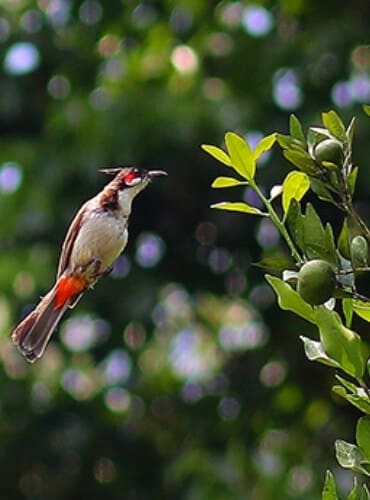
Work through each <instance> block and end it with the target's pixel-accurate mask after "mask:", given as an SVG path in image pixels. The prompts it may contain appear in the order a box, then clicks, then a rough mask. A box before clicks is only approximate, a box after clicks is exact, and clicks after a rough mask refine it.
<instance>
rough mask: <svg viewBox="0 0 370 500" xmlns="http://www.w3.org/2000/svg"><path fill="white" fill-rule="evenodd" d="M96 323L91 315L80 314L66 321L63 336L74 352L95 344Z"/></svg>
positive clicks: (84, 349) (68, 346) (65, 342)
mask: <svg viewBox="0 0 370 500" xmlns="http://www.w3.org/2000/svg"><path fill="white" fill-rule="evenodd" d="M97 335H98V332H97V329H96V323H95V321H94V320H93V319H92V318H91V317H90V316H78V317H75V318H71V319H69V320H68V321H66V322H64V324H63V328H62V332H61V338H62V341H63V343H64V345H65V346H66V347H67V348H68V349H69V350H70V351H72V352H83V351H86V350H87V349H90V348H91V347H92V346H93V345H95V343H96V340H97Z"/></svg>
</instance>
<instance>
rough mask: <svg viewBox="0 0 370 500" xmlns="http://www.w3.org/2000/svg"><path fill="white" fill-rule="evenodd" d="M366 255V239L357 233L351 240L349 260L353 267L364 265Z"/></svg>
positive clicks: (365, 263) (365, 264)
mask: <svg viewBox="0 0 370 500" xmlns="http://www.w3.org/2000/svg"><path fill="white" fill-rule="evenodd" d="M367 256H368V245H367V240H366V239H365V238H364V237H363V236H362V235H361V234H358V235H357V236H355V237H354V238H353V239H352V241H351V261H352V265H353V267H354V268H355V269H356V268H357V267H366V266H367Z"/></svg>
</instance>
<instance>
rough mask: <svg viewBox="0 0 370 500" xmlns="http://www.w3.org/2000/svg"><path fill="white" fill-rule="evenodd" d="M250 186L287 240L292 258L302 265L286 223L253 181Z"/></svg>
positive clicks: (250, 181) (251, 180)
mask: <svg viewBox="0 0 370 500" xmlns="http://www.w3.org/2000/svg"><path fill="white" fill-rule="evenodd" d="M249 185H250V187H251V188H252V189H253V190H254V191H255V192H256V193H257V195H258V196H259V197H260V199H261V200H262V202H263V204H264V205H265V207H266V209H267V212H268V214H269V216H270V218H271V220H272V222H273V223H274V224H275V226H276V227H277V229H278V230H279V232H280V234H281V236H282V237H283V238H284V239H285V241H286V244H287V245H288V247H289V250H290V253H291V255H292V257H293V258H294V260H295V261H296V262H297V263H298V264H300V263H302V262H303V259H302V257H301V255H300V254H299V252H298V250H297V249H296V247H295V245H294V243H293V241H292V239H291V237H290V235H289V233H288V231H287V229H286V227H285V225H284V223H283V222H282V221H281V220H280V219H279V216H278V215H277V213H276V212H275V210H274V209H273V207H272V204H271V202H270V201H269V200H268V199H267V198H266V196H265V195H264V194H263V193H262V191H261V190H260V188H259V187H258V185H257V184H256V183H255V182H254V180H253V179H250V180H249Z"/></svg>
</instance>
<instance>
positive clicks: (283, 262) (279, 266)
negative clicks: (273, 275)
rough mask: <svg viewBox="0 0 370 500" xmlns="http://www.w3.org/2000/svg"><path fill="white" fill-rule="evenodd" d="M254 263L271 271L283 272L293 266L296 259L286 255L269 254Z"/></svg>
mask: <svg viewBox="0 0 370 500" xmlns="http://www.w3.org/2000/svg"><path fill="white" fill-rule="evenodd" d="M253 265H254V266H256V267H261V268H262V269H269V270H270V271H279V272H282V271H283V270H284V269H289V268H292V267H293V266H294V261H293V260H292V259H291V258H289V257H288V256H286V255H282V254H276V255H268V256H266V257H264V258H263V259H261V260H260V261H258V262H253Z"/></svg>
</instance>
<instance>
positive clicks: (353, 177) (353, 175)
mask: <svg viewBox="0 0 370 500" xmlns="http://www.w3.org/2000/svg"><path fill="white" fill-rule="evenodd" d="M357 174H358V167H354V168H353V169H352V170H351V172H350V173H349V174H348V176H347V184H348V191H349V194H350V195H351V196H353V193H354V192H355V189H356V181H357Z"/></svg>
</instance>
